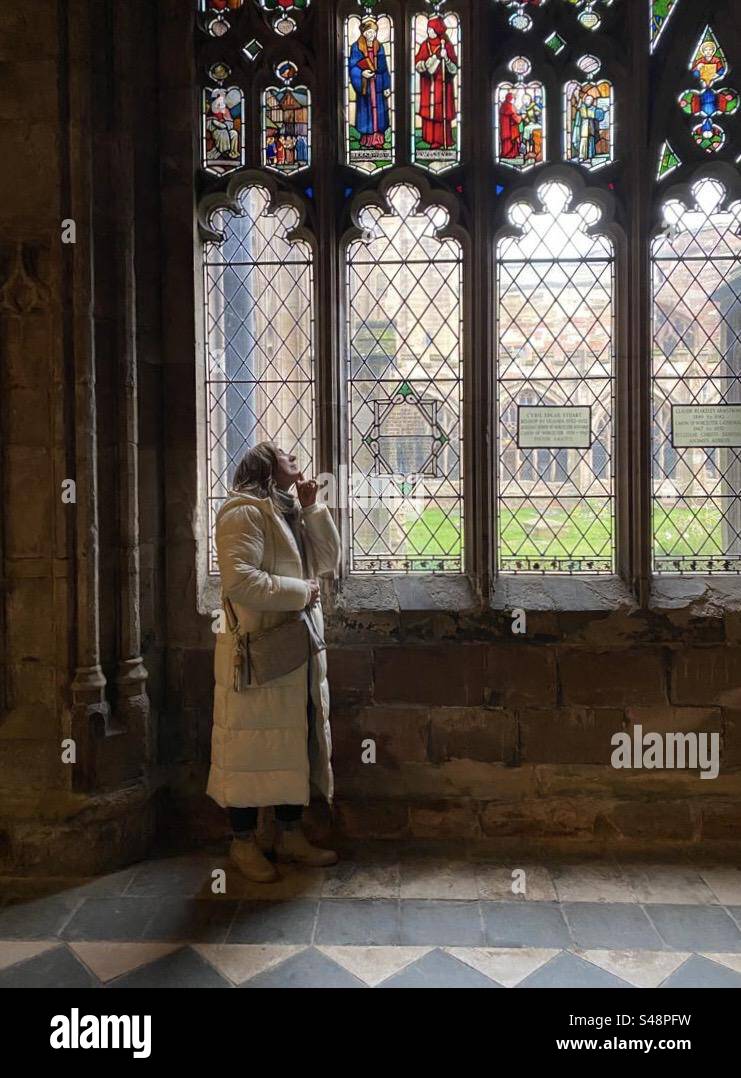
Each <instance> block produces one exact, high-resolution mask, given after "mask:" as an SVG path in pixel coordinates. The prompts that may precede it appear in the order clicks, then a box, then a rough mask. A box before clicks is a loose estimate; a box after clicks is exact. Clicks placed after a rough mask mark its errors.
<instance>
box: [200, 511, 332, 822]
mask: <svg viewBox="0 0 741 1078" xmlns="http://www.w3.org/2000/svg"><path fill="white" fill-rule="evenodd" d="M300 526H301V534H302V541H303V544H304V550H305V554H306V559H307V562H308V571H309V576H310V577H318V576H320V575H322V574H324V573H328V572H334V571H335V570H336V569H337V566H338V561H339V555H340V538H339V535H338V534H337V529H336V528H335V525H334V522H333V520H332V517H331V516H330V513H329V509H328V508H327V506H326V505H314V506H310V507H309V508H307V509H303V510H302V512H301V525H300ZM216 549H217V554H218V560H219V571H220V573H221V584H222V590H223V595H224V596H225V597H226V598H228V599H229V600H230V601H231V604H232V606H233V608H234V611H235V613H236V615H237V617H238V618H239V625H240V630H241V632H243V633H244V632H249V633H260V632H262V631H264V630H266V629H270V628H272V627H273V626H275V625H279V624H280V623H281V622H282V621H285V620H286V618H287V617H288V615H289V612H290V611H295V610H301V609H303V607H304V606H305V605H306V603H307V601H308V597H309V586H308V584H307V583H306V580H305V579H304V575H303V568H302V565H301V556H300V553H299V549H298V546H297V545H296V540H295V539H294V536H293V533H292V531H291V529H290V527H289V525H288V523H287V522H286V521H285V519H284V517H283V514H282V513H281V512H280V510H279V509H278V508H276V506H275V505H274V503H273V501H272V499H270V498H258V497H254V496H252V495H250V494H233V495H231V496H230V497H229V498H228V499H227V501H226V502H225V503H224V505H223V506H222V508H221V510H220V511H219V514H218V516H217V519H216ZM311 616H312V617H313V619H314V624H315V625H316V627H317V629H318V631H319V633H320V634H322V635H323V632H324V619H323V617H322V611H321V606H320V604H319V603H317V604H316V606H314V607H313V608H312V610H311ZM216 640H217V642H216V655H215V661H214V673H215V682H216V684H215V688H214V726H213V734H212V741H211V770H210V773H209V779H208V791H207V792H208V794H209V796H210V797H212V798H213V799H214V801H216V802H217V803H218V804H219V805H221V806H223V807H226V806H234V807H246V806H261V805H282V804H287V805H308V804H309V799H310V792H311V789H312V787H313V788H314V789H315V790H316V791H317V792H318V793H320V794H323V795H324V797H325V798H326V799H327V800H328V801H329V802H331V801H332V797H333V785H334V784H333V777H332V767H331V762H330V760H331V753H332V739H331V733H330V728H329V686H328V684H327V660H326V652H324V651H320V652H318V653H317V654H316V655H313V656H312V657H311V659H310V660H309V661H310V662H311V679H310V681H311V696H312V701H313V704H314V708H313V711H314V718H313V721H312V722H311V723H309V720H308V715H307V711H308V685H309V677H308V674H309V670H308V663H304V665H303V666H301V667H299V668H298V669H297V670H294V671H292V672H291V673H289V674H286V675H284V676H283V677H280V678H276V679H275V680H273V681H270V682H267V683H266V684H264V685H259V686H258V685H245V686H244V687H243V689H242V691H241V692H235V690H234V687H233V654H234V652H233V647H234V644H233V638H232V635H231V633H230V632H228V631H226V632H225V633H220V634H218V635H217V638H216Z"/></svg>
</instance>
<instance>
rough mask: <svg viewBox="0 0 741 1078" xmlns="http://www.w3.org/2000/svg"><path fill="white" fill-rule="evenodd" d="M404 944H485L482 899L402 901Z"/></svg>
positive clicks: (444, 945)
mask: <svg viewBox="0 0 741 1078" xmlns="http://www.w3.org/2000/svg"><path fill="white" fill-rule="evenodd" d="M401 943H402V946H406V947H417V946H423V945H424V944H436V945H438V946H441V947H481V946H482V945H483V943H484V933H483V929H482V927H481V915H480V913H479V904H478V902H457V901H436V900H434V899H429V900H425V899H419V900H418V901H412V900H405V901H403V902H401Z"/></svg>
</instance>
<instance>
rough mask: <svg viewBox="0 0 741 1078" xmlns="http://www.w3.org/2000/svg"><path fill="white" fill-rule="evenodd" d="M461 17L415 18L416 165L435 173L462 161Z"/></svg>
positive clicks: (448, 14) (449, 14)
mask: <svg viewBox="0 0 741 1078" xmlns="http://www.w3.org/2000/svg"><path fill="white" fill-rule="evenodd" d="M460 57H461V39H460V18H459V17H458V15H457V14H456V12H454V11H448V12H445V13H442V12H440V11H433V13H432V14H419V15H415V16H414V17H413V19H412V71H413V87H412V132H413V133H412V160H413V161H414V162H415V163H416V164H418V165H420V166H421V167H422V168H427V169H429V170H430V171H431V172H443V171H445V169H448V168H452V167H453V166H454V165H457V164H458V162H459V161H460V152H461V151H460V141H461V116H460V94H461V60H460Z"/></svg>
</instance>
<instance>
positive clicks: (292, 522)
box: [272, 487, 327, 654]
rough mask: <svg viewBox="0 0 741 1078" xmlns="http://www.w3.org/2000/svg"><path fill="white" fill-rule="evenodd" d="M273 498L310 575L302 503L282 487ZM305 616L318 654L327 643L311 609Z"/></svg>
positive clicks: (274, 489)
mask: <svg viewBox="0 0 741 1078" xmlns="http://www.w3.org/2000/svg"><path fill="white" fill-rule="evenodd" d="M272 498H273V503H274V504H275V505H276V506H277V508H278V509H280V511H281V513H282V514H283V517H284V519H285V521H286V523H287V524H288V527H289V528H290V529H291V531H292V532H293V537H294V539H295V540H296V546H297V547H298V549H299V553H300V555H301V565H302V566H303V570H304V576H305V577H308V575H309V567H308V564H307V562H306V551H305V550H304V544H303V540H302V538H301V504H300V502H299V501H298V498H295V497H294V496H293V494H291V493H290V491H288V490H281V489H280V487H273V491H272ZM303 618H304V621H305V622H306V628H307V629H308V630H309V638H310V641H311V650H312V653H313V654H316V652H318V651H323V650H324V648H325V647H326V646H327V645H326V644H325V642H324V640H323V639H322V636H321V634H320V633H319V632H318V630H317V628H316V626H315V624H314V619H313V617H312V614H311V610H305V611H303Z"/></svg>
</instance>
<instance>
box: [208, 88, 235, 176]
mask: <svg viewBox="0 0 741 1078" xmlns="http://www.w3.org/2000/svg"><path fill="white" fill-rule="evenodd" d="M242 105H243V95H242V91H241V90H240V89H239V87H237V86H230V87H229V88H228V89H226V88H225V87H223V86H218V87H216V88H214V89H210V88H208V87H207V88H206V89H205V90H204V91H203V110H204V115H203V167H204V168H205V169H207V170H208V171H209V172H215V173H217V174H218V175H223V174H224V173H226V172H233V171H234V169H237V168H240V167H241V166H242V165H243V164H244V143H243V138H242Z"/></svg>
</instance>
